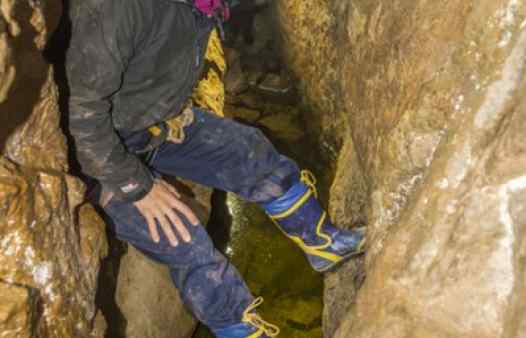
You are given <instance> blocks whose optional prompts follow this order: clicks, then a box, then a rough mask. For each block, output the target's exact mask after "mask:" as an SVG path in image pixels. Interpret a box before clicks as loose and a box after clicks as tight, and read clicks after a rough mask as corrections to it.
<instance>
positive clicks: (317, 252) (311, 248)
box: [274, 212, 343, 263]
mask: <svg viewBox="0 0 526 338" xmlns="http://www.w3.org/2000/svg"><path fill="white" fill-rule="evenodd" d="M326 217H327V213H326V212H323V214H322V215H321V217H320V220H319V221H318V224H317V226H316V235H318V237H321V238H323V239H324V240H325V244H321V245H308V244H306V243H305V242H304V241H303V239H302V238H300V237H299V236H293V235H289V234H288V233H287V232H285V230H283V229H282V228H281V226H280V225H279V223H278V222H276V221H274V224H276V226H277V227H278V229H279V230H281V232H283V234H285V236H287V237H288V238H290V239H291V240H292V241H293V242H294V243H296V244H297V245H298V246H299V247H300V248H301V249H302V250H303V251H304V252H305V253H307V254H309V255H313V256H318V257H321V258H324V259H326V260H329V261H331V262H334V263H337V262H339V261H340V260H342V259H343V257H342V256H339V255H336V254H333V253H330V252H326V251H323V250H324V249H327V248H328V247H329V246H331V245H332V238H331V237H330V236H329V235H327V234H324V233H323V232H322V229H321V228H322V226H323V223H324V222H325V218H326Z"/></svg>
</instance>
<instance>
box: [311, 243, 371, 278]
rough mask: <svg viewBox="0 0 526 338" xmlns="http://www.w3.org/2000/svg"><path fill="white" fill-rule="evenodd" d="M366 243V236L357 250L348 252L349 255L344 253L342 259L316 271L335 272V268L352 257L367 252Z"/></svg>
mask: <svg viewBox="0 0 526 338" xmlns="http://www.w3.org/2000/svg"><path fill="white" fill-rule="evenodd" d="M365 243H366V240H365V238H364V240H363V241H362V242H361V243H360V245H359V246H358V248H357V249H356V251H352V252H350V253H348V254H347V255H344V256H343V258H342V259H341V260H340V261H338V262H336V263H334V264H331V265H328V266H327V267H325V268H323V269H319V270H316V271H318V272H320V273H327V272H334V271H335V270H338V268H339V267H341V266H342V265H343V264H344V263H346V262H347V261H349V260H350V259H351V258H353V257H356V256H360V255H363V254H364V253H365Z"/></svg>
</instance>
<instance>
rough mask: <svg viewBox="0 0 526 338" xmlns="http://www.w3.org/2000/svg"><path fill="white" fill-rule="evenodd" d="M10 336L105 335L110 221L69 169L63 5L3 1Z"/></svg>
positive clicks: (4, 256)
mask: <svg viewBox="0 0 526 338" xmlns="http://www.w3.org/2000/svg"><path fill="white" fill-rule="evenodd" d="M0 8H1V10H0V78H1V80H0V83H1V85H0V87H1V89H0V92H1V93H0V96H1V97H0V102H1V101H3V102H1V103H0V111H1V114H0V115H1V119H2V120H1V121H2V130H1V135H0V136H1V138H0V139H1V146H2V156H1V157H0V199H1V200H2V202H3V204H2V205H3V206H2V208H0V219H1V224H2V227H0V239H1V240H0V304H1V305H0V335H1V336H3V337H103V334H104V332H102V331H101V330H100V328H101V327H103V326H104V319H103V318H102V317H101V316H100V314H98V313H97V310H96V308H95V304H94V303H95V302H94V298H95V290H96V287H97V275H98V270H99V262H100V259H101V257H103V256H104V255H105V252H106V238H105V234H104V225H103V222H102V221H101V219H100V218H99V217H98V215H97V214H96V213H95V211H94V209H93V208H92V207H91V206H90V205H87V204H84V202H83V199H84V187H83V185H82V183H81V182H80V181H79V180H78V179H77V178H74V177H72V176H70V175H69V174H68V170H69V169H68V164H67V147H66V142H65V138H64V135H63V134H62V132H61V130H60V127H59V121H60V115H59V111H58V104H57V102H58V93H57V88H56V86H55V84H54V82H53V72H52V69H51V67H50V66H49V65H48V64H47V63H46V62H45V61H44V60H43V58H42V50H43V48H44V44H45V41H46V40H47V38H48V32H49V31H50V30H52V29H53V28H54V26H55V24H56V22H57V19H58V15H57V14H58V11H59V8H58V7H57V3H51V2H49V3H48V2H47V1H41V2H34V1H17V2H16V3H15V2H14V1H8V0H2V1H1V2H0Z"/></svg>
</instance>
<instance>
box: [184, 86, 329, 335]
mask: <svg viewBox="0 0 526 338" xmlns="http://www.w3.org/2000/svg"><path fill="white" fill-rule="evenodd" d="M287 101H289V102H287ZM227 102H228V103H227V107H226V109H225V113H226V114H227V115H228V117H230V118H235V119H236V120H238V121H240V122H243V123H246V124H250V125H253V126H257V127H259V128H261V129H262V130H263V131H264V132H265V134H266V135H267V136H268V137H269V138H270V139H271V140H272V141H273V143H274V144H275V145H276V147H277V148H278V149H279V150H280V151H281V152H282V153H284V154H286V155H287V156H290V157H292V158H294V159H295V160H296V161H297V162H298V163H299V164H300V165H301V166H304V167H309V168H310V169H312V170H313V171H315V172H317V171H318V170H316V168H317V167H318V165H316V164H317V163H314V162H313V161H312V160H310V158H312V157H316V156H313V155H315V154H314V153H313V152H312V149H313V147H312V146H311V145H310V144H309V142H308V139H307V138H306V135H305V134H304V130H305V129H304V128H303V124H302V120H301V111H300V110H299V109H298V108H296V107H297V105H296V104H295V103H293V102H290V96H288V97H284V96H279V95H271V96H268V95H263V94H261V93H260V92H257V91H251V90H249V91H248V92H245V93H244V94H242V95H238V96H236V97H230V98H228V100H227ZM218 200H219V203H220V204H222V209H223V210H222V211H218V210H220V209H221V207H218ZM214 204H215V205H214V212H213V215H212V218H211V221H210V223H209V226H208V229H209V232H210V234H211V236H212V238H213V239H214V241H215V242H216V245H217V246H218V247H219V248H220V249H222V251H223V252H224V253H225V254H226V255H227V256H228V257H229V258H230V259H231V261H232V262H233V264H234V265H235V266H236V267H237V268H238V270H239V271H240V273H241V274H242V275H243V277H244V278H245V280H246V282H247V284H248V286H249V288H250V290H251V291H252V292H253V294H254V295H255V296H262V297H263V298H264V299H265V302H264V304H263V305H262V306H261V308H260V309H258V312H259V313H260V314H261V315H262V317H263V318H264V319H265V320H267V321H269V322H270V323H273V324H276V325H278V326H279V327H280V329H281V334H280V337H287V338H307V337H308V338H321V337H322V336H323V334H322V327H321V318H322V311H323V300H322V295H323V279H322V277H321V275H320V274H318V273H315V272H314V271H313V270H312V269H311V268H310V266H309V265H308V263H307V261H306V259H305V258H304V256H303V254H302V253H301V251H300V250H299V249H298V248H297V247H296V246H295V245H294V244H293V243H292V242H291V241H290V240H288V239H287V238H286V237H285V236H283V234H282V233H281V232H280V231H279V230H278V229H277V228H276V226H275V225H274V224H273V223H272V222H271V221H270V219H268V218H267V217H266V215H265V214H264V213H263V212H262V211H261V210H260V209H259V208H258V207H257V206H256V205H254V204H251V203H247V202H244V201H242V200H241V199H239V198H238V197H236V196H235V195H233V194H226V195H224V194H223V195H222V197H220V198H219V199H218V198H216V199H215V202H214ZM212 337H213V335H211V334H210V333H209V332H208V330H207V329H206V328H204V327H199V328H198V329H197V332H196V333H195V335H194V338H212Z"/></svg>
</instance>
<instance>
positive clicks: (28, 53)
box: [0, 1, 48, 151]
mask: <svg viewBox="0 0 526 338" xmlns="http://www.w3.org/2000/svg"><path fill="white" fill-rule="evenodd" d="M32 13H33V9H32V8H31V7H30V4H29V2H26V1H22V2H20V3H17V6H15V10H14V20H16V22H18V24H19V25H20V34H19V35H17V36H16V37H11V38H10V42H11V44H10V45H11V47H12V52H13V55H12V61H13V63H14V66H15V69H16V75H15V79H14V82H13V83H12V85H11V88H10V90H9V95H8V97H7V100H6V101H4V102H2V103H0V112H1V113H0V125H1V126H2V128H1V130H0V149H2V151H4V150H5V146H6V141H7V139H8V138H9V136H10V135H11V134H12V133H13V132H14V131H15V129H16V128H17V127H19V126H21V125H22V124H23V123H24V122H26V121H27V119H28V118H29V117H30V116H31V113H32V112H33V108H34V107H35V105H36V104H37V103H38V102H39V100H40V91H41V88H42V86H43V85H44V83H45V82H46V79H47V74H48V72H47V70H48V64H47V63H46V62H45V61H44V60H43V59H42V55H41V52H40V50H38V48H37V46H36V45H35V39H36V38H37V36H38V32H37V31H36V29H35V27H34V26H33V25H32V24H31V15H32ZM0 24H4V25H6V23H4V22H3V20H2V21H1V22H0Z"/></svg>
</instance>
